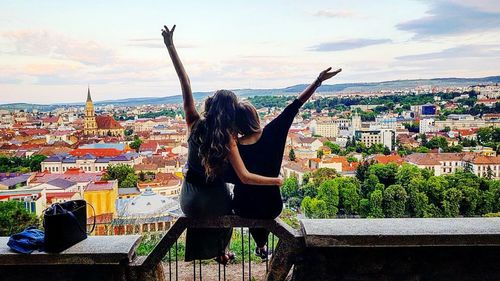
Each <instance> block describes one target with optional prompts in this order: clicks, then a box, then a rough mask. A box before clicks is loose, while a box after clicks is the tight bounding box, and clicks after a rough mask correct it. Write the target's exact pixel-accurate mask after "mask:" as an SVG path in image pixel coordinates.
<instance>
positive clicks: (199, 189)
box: [180, 181, 232, 261]
mask: <svg viewBox="0 0 500 281" xmlns="http://www.w3.org/2000/svg"><path fill="white" fill-rule="evenodd" d="M180 205H181V210H182V212H183V213H184V214H185V215H186V216H187V217H194V218H203V217H217V216H224V215H230V214H231V213H232V210H231V193H230V191H229V189H228V187H227V185H226V184H225V183H220V184H217V185H215V186H199V185H195V184H192V183H189V182H187V181H184V183H183V185H182V189H181V195H180ZM231 234H232V228H188V229H187V231H186V251H185V260H186V261H192V260H204V259H211V258H215V257H217V256H219V255H221V254H222V253H224V251H225V250H226V248H227V246H228V245H229V242H230V240H231Z"/></svg>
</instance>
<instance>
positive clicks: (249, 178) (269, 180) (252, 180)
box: [229, 139, 283, 185]
mask: <svg viewBox="0 0 500 281" xmlns="http://www.w3.org/2000/svg"><path fill="white" fill-rule="evenodd" d="M230 146H231V148H230V152H229V162H230V163H231V165H232V166H233V169H234V171H235V172H236V175H237V176H238V178H239V179H240V181H241V182H242V183H243V184H250V185H282V184H283V180H282V179H281V178H273V177H265V176H260V175H257V174H254V173H250V172H249V171H248V170H247V168H246V167H245V163H243V160H242V159H241V155H240V152H239V150H238V145H237V144H236V141H235V140H234V139H232V140H231V143H230Z"/></svg>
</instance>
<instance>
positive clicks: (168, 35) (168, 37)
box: [161, 24, 175, 47]
mask: <svg viewBox="0 0 500 281" xmlns="http://www.w3.org/2000/svg"><path fill="white" fill-rule="evenodd" d="M163 27H164V28H165V29H162V30H161V35H162V36H163V42H165V45H166V46H167V47H168V46H173V45H174V39H173V36H174V30H175V24H174V26H173V27H172V30H169V29H168V27H167V26H166V25H164V26H163Z"/></svg>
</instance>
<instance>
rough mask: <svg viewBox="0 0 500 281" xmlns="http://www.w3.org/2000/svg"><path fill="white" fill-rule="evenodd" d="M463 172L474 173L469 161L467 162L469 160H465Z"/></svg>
mask: <svg viewBox="0 0 500 281" xmlns="http://www.w3.org/2000/svg"><path fill="white" fill-rule="evenodd" d="M464 173H469V174H473V173H474V169H473V167H472V164H471V162H469V161H466V162H465V164H464Z"/></svg>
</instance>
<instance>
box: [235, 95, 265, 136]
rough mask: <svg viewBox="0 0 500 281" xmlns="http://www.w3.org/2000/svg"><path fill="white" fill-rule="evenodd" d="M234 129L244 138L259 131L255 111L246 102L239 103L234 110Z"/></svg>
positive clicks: (258, 122) (257, 115)
mask: <svg viewBox="0 0 500 281" xmlns="http://www.w3.org/2000/svg"><path fill="white" fill-rule="evenodd" d="M236 127H237V128H238V133H240V134H242V135H244V136H246V135H251V134H253V133H257V132H260V131H261V128H260V119H259V114H258V113H257V109H255V107H254V106H253V105H252V104H251V103H249V102H246V101H241V102H240V103H239V104H238V107H237V109H236Z"/></svg>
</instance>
